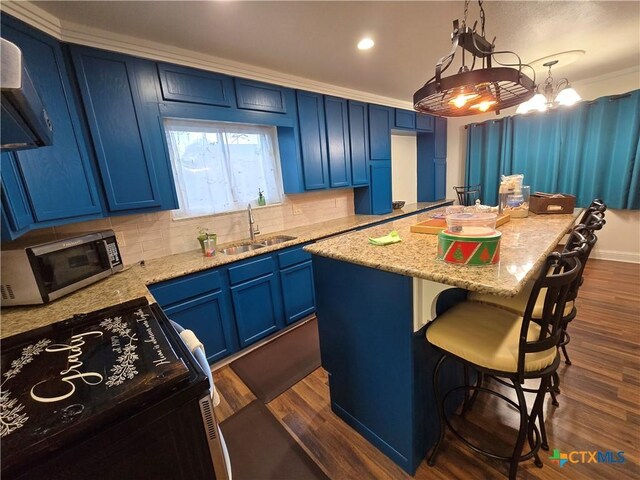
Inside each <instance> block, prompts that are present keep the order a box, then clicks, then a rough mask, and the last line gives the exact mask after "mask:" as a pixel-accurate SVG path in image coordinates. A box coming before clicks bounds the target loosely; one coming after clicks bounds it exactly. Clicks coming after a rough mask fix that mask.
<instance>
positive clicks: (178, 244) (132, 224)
mask: <svg viewBox="0 0 640 480" xmlns="http://www.w3.org/2000/svg"><path fill="white" fill-rule="evenodd" d="M252 208H253V217H254V220H255V223H256V224H257V225H258V227H259V228H260V234H261V235H264V234H269V233H274V232H279V231H282V230H287V229H289V228H296V227H301V226H304V225H309V224H311V223H317V222H323V221H326V220H331V219H334V218H340V217H346V216H348V215H353V213H354V207H353V190H351V189H341V190H328V191H322V192H311V193H304V194H299V195H287V196H286V197H285V200H284V202H283V203H280V204H276V205H267V206H264V207H257V206H252ZM201 228H206V229H208V231H209V232H211V233H216V234H217V235H218V243H219V244H221V243H229V242H237V241H241V240H246V239H248V238H249V222H248V216H247V212H246V210H244V211H240V212H233V213H224V214H219V215H212V216H207V217H198V218H193V219H187V220H176V221H174V220H172V219H171V212H170V211H164V212H156V213H145V214H140V215H127V216H118V217H109V218H104V219H100V220H91V221H88V222H80V223H71V224H67V225H62V226H59V227H50V228H43V229H39V230H34V231H32V232H29V233H27V234H25V235H24V236H22V237H20V238H19V239H17V240H15V241H13V242H8V243H5V244H3V245H2V248H3V249H6V248H11V247H21V246H26V245H34V244H39V243H45V242H49V241H52V240H58V239H61V238H66V237H72V236H76V235H82V234H84V233H88V232H94V231H96V230H106V229H112V230H113V231H115V233H116V236H117V239H118V243H119V246H120V250H121V253H122V257H123V260H124V263H125V265H131V264H133V263H136V262H139V261H140V260H150V259H152V258H158V257H162V256H165V255H171V254H173V253H181V252H186V251H189V250H195V249H197V248H200V244H199V243H198V239H197V238H196V237H197V236H198V232H199V230H200V229H201Z"/></svg>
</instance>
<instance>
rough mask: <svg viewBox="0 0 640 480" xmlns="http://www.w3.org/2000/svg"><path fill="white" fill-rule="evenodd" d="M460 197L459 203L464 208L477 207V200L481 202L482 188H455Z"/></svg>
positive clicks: (468, 186) (478, 186)
mask: <svg viewBox="0 0 640 480" xmlns="http://www.w3.org/2000/svg"><path fill="white" fill-rule="evenodd" d="M453 189H454V190H455V191H456V194H457V195H458V203H460V205H464V206H467V207H468V206H470V205H475V204H476V200H480V195H481V194H482V187H481V186H480V184H478V185H465V186H464V187H453Z"/></svg>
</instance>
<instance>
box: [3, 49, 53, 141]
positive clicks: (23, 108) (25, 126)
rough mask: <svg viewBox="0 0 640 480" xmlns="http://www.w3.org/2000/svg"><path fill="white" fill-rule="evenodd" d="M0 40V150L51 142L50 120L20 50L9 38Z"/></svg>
mask: <svg viewBox="0 0 640 480" xmlns="http://www.w3.org/2000/svg"><path fill="white" fill-rule="evenodd" d="M0 41H1V42H2V43H1V44H0V55H1V60H2V62H1V64H2V70H1V72H0V87H1V89H2V119H1V121H2V123H1V135H0V141H1V143H2V145H1V147H2V148H1V150H2V151H6V150H22V149H26V148H36V147H43V146H46V145H51V143H52V140H53V128H52V126H51V121H50V120H49V117H48V115H47V111H46V110H45V108H44V106H43V104H42V100H40V96H39V95H38V92H36V89H35V87H34V86H33V82H32V81H31V78H30V77H29V73H28V72H27V69H26V68H25V66H24V63H23V60H22V52H21V51H20V49H19V48H18V47H17V46H16V45H14V44H13V43H11V42H9V41H8V40H5V39H4V38H0Z"/></svg>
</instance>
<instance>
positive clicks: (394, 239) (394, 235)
mask: <svg viewBox="0 0 640 480" xmlns="http://www.w3.org/2000/svg"><path fill="white" fill-rule="evenodd" d="M401 240H402V239H401V238H400V236H399V235H398V232H396V231H395V230H393V231H392V232H391V233H390V234H389V235H385V236H384V237H377V238H371V237H369V243H370V244H372V245H391V244H392V243H398V242H399V241H401Z"/></svg>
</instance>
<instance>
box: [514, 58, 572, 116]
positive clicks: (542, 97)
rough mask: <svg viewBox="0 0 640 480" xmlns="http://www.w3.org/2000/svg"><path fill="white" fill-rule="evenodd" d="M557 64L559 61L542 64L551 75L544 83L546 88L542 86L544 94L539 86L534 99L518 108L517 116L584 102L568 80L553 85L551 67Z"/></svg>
mask: <svg viewBox="0 0 640 480" xmlns="http://www.w3.org/2000/svg"><path fill="white" fill-rule="evenodd" d="M556 63H558V60H551V61H550V62H547V63H543V64H542V65H543V66H544V67H549V74H548V76H547V79H546V80H545V81H544V86H542V93H541V92H540V87H541V86H540V85H539V86H538V88H537V89H536V94H535V95H534V96H533V98H532V99H531V100H528V101H526V102H524V103H521V104H520V106H518V109H517V110H516V114H519V113H528V112H531V111H538V112H545V111H547V109H550V108H556V107H558V106H560V105H563V106H567V107H568V106H571V105H574V104H576V103H578V102H579V101H580V100H582V98H581V97H580V95H578V92H576V91H575V90H574V89H573V88H572V87H571V84H570V83H569V80H567V79H566V78H563V79H562V80H560V81H559V82H558V83H556V84H555V85H554V84H553V77H552V76H551V67H553V66H554V65H555V64H556Z"/></svg>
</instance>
